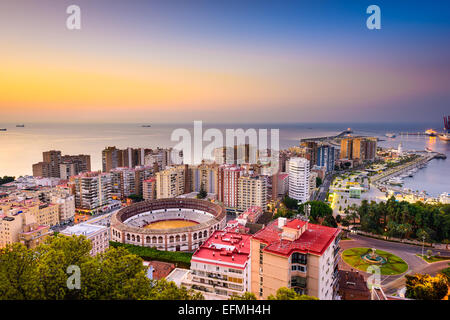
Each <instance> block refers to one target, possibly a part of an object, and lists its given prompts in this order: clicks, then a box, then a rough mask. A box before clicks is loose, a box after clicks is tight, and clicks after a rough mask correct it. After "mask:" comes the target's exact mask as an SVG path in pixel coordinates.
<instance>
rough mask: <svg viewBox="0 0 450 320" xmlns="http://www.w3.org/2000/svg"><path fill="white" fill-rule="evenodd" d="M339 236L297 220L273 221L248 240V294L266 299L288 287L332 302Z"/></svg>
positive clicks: (336, 282)
mask: <svg viewBox="0 0 450 320" xmlns="http://www.w3.org/2000/svg"><path fill="white" fill-rule="evenodd" d="M339 233H340V230H339V229H337V228H330V227H325V226H321V225H315V224H311V223H309V222H305V221H302V220H298V219H292V220H289V221H287V220H286V219H285V218H279V219H277V220H274V221H272V222H271V223H270V224H269V225H267V226H266V227H265V228H263V229H261V230H260V231H258V232H257V233H255V234H254V235H253V237H252V238H251V245H250V255H251V291H252V292H253V293H254V294H255V295H256V296H257V297H258V298H259V299H267V297H268V296H269V295H271V294H276V291H277V290H278V289H279V288H281V287H287V288H292V289H294V290H295V291H296V292H298V293H300V294H307V295H311V296H315V297H317V298H319V299H321V300H332V299H334V298H335V297H336V296H337V290H338V261H339V239H340V236H339Z"/></svg>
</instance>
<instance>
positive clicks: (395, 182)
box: [388, 177, 403, 186]
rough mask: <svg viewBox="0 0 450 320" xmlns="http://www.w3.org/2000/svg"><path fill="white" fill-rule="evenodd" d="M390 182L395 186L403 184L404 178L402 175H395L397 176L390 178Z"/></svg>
mask: <svg viewBox="0 0 450 320" xmlns="http://www.w3.org/2000/svg"><path fill="white" fill-rule="evenodd" d="M388 183H389V184H390V185H393V186H402V185H403V180H402V179H401V178H400V177H395V178H391V179H389V180H388Z"/></svg>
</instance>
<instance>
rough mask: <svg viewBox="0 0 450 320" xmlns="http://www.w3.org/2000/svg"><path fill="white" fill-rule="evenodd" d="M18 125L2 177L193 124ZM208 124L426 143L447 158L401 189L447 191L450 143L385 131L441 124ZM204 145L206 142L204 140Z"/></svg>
mask: <svg viewBox="0 0 450 320" xmlns="http://www.w3.org/2000/svg"><path fill="white" fill-rule="evenodd" d="M25 125H26V127H25V128H16V127H15V124H0V128H7V129H8V131H7V132H0V147H1V148H0V176H3V175H13V176H20V175H26V174H31V172H32V170H31V165H32V164H33V163H36V162H39V161H42V152H43V151H47V150H52V149H56V150H61V151H62V153H63V154H81V153H83V154H90V155H91V161H92V169H93V170H100V169H101V151H102V149H103V148H104V147H106V146H116V147H118V148H125V147H149V148H155V147H158V146H160V147H169V146H174V145H175V142H172V141H170V135H171V133H172V131H173V130H174V129H175V128H186V129H188V130H190V131H192V128H193V123H188V124H177V125H173V124H171V125H166V124H152V127H151V128H143V127H141V126H140V124H42V123H35V124H33V123H30V124H25ZM210 127H214V128H219V129H225V128H243V129H247V128H250V127H252V128H256V129H259V128H265V129H275V128H277V129H280V147H281V148H287V147H290V146H297V145H298V144H299V140H300V139H302V138H311V137H317V136H326V135H334V134H337V133H339V132H341V131H342V130H344V129H346V128H347V127H351V128H352V129H353V130H354V132H355V134H362V135H374V136H378V137H380V138H381V139H384V140H385V141H382V142H380V145H381V146H383V147H397V146H398V144H399V143H402V145H403V149H404V150H409V149H414V150H423V149H424V148H425V147H427V146H428V147H430V148H431V149H433V150H435V151H438V152H442V153H445V154H447V156H448V157H449V158H448V159H447V160H433V161H431V162H430V163H429V164H428V166H427V167H426V168H425V169H422V170H420V171H419V172H418V173H417V174H416V175H415V177H414V178H409V179H406V180H405V187H408V188H411V189H414V190H426V191H427V192H428V193H429V194H431V195H439V194H440V193H442V192H450V181H449V176H450V143H448V142H444V141H441V140H439V139H437V138H429V137H424V136H409V137H400V136H397V138H394V139H389V138H387V137H385V136H384V134H385V133H386V132H395V133H398V132H400V131H409V132H418V131H424V130H426V129H429V128H435V129H440V127H441V124H440V123H431V124H317V123H315V124H251V125H241V124H239V125H233V124H228V125H224V124H220V125H217V124H207V123H204V124H203V129H204V130H205V129H207V128H210ZM205 145H206V143H205Z"/></svg>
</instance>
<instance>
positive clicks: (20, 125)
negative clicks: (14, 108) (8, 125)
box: [16, 124, 25, 128]
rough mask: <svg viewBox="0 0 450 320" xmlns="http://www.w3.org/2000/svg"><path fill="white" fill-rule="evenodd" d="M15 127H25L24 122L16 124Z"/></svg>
mask: <svg viewBox="0 0 450 320" xmlns="http://www.w3.org/2000/svg"><path fill="white" fill-rule="evenodd" d="M16 128H25V125H24V124H16Z"/></svg>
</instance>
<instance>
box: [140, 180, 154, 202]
mask: <svg viewBox="0 0 450 320" xmlns="http://www.w3.org/2000/svg"><path fill="white" fill-rule="evenodd" d="M142 190H143V191H142V196H143V198H144V200H154V199H156V178H150V179H147V180H144V181H143V182H142Z"/></svg>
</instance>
